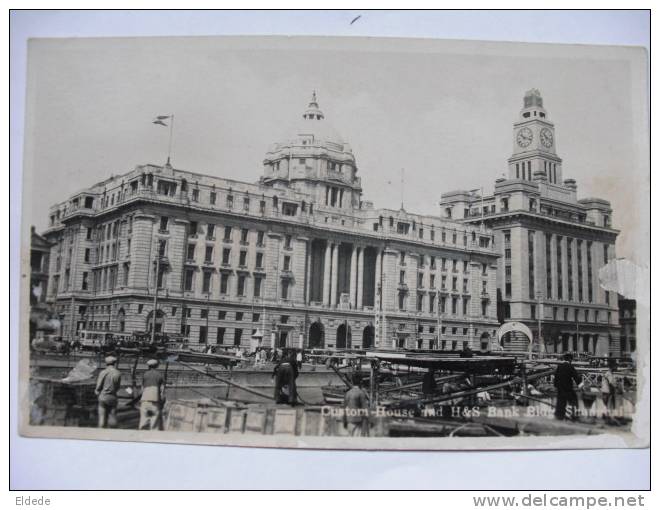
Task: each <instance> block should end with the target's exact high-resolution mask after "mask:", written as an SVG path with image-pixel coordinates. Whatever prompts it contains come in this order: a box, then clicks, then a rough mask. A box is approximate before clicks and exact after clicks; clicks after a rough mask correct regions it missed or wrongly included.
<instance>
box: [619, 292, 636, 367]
mask: <svg viewBox="0 0 660 510" xmlns="http://www.w3.org/2000/svg"><path fill="white" fill-rule="evenodd" d="M619 324H620V325H621V355H622V356H632V355H634V354H635V352H636V351H637V329H636V328H637V302H636V301H635V300H634V299H627V298H624V297H623V296H622V295H620V294H619Z"/></svg>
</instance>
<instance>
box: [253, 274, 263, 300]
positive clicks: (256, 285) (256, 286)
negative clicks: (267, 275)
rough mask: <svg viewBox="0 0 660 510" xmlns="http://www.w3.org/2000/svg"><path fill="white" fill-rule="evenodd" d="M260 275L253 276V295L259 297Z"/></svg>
mask: <svg viewBox="0 0 660 510" xmlns="http://www.w3.org/2000/svg"><path fill="white" fill-rule="evenodd" d="M261 280H262V278H261V276H255V277H254V297H261Z"/></svg>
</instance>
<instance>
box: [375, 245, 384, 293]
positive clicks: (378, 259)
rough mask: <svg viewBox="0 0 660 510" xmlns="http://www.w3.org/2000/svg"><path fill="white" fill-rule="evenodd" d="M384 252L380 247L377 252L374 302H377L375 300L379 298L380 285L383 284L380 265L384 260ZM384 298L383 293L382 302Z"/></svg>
mask: <svg viewBox="0 0 660 510" xmlns="http://www.w3.org/2000/svg"><path fill="white" fill-rule="evenodd" d="M382 253H383V252H382V250H380V248H379V249H378V253H377V254H376V266H375V267H376V269H375V271H376V275H375V277H374V282H375V289H374V303H375V301H376V300H377V298H378V287H379V286H380V285H381V281H380V277H381V270H380V266H381V264H382V261H383V256H382ZM382 299H383V296H382V294H381V299H380V300H381V303H382Z"/></svg>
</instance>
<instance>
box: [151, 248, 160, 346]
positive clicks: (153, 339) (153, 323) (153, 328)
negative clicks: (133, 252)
mask: <svg viewBox="0 0 660 510" xmlns="http://www.w3.org/2000/svg"><path fill="white" fill-rule="evenodd" d="M159 275H160V255H158V256H157V257H156V278H155V281H154V285H155V287H156V289H155V291H154V311H153V314H154V316H153V318H152V320H151V344H152V345H153V344H155V342H156V310H157V309H158V277H159Z"/></svg>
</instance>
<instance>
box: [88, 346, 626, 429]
mask: <svg viewBox="0 0 660 510" xmlns="http://www.w3.org/2000/svg"><path fill="white" fill-rule="evenodd" d="M286 354H287V355H285V356H282V357H281V359H280V361H279V362H278V363H277V364H276V365H275V368H274V370H273V375H272V378H273V379H274V400H275V402H276V403H278V404H288V405H291V406H295V405H297V404H298V403H299V400H301V399H300V397H299V395H298V391H297V385H296V379H297V378H298V375H299V368H300V365H301V361H302V360H301V359H300V357H301V356H298V355H297V353H295V352H293V351H292V352H290V353H286ZM572 361H573V357H572V355H571V354H570V353H567V354H565V355H564V356H563V359H562V362H561V363H560V364H558V365H557V368H556V370H555V374H554V386H555V389H556V391H557V399H556V403H555V417H556V418H557V419H558V420H564V419H566V415H567V408H568V407H569V406H572V407H573V411H572V413H571V415H572V417H575V415H576V413H575V409H577V393H576V389H575V387H576V386H577V389H581V388H582V387H583V386H584V382H583V381H582V377H581V376H580V375H579V374H578V372H577V370H576V369H575V367H574V366H573V364H572ZM105 364H106V367H105V369H103V370H102V371H101V372H100V373H99V375H98V378H97V381H96V388H95V393H96V396H97V397H98V427H100V428H105V427H115V426H116V425H117V407H118V396H117V394H118V392H119V389H120V386H121V378H122V376H121V372H120V371H119V370H118V369H117V366H116V364H117V358H116V357H114V356H112V355H111V356H107V357H106V358H105ZM158 365H159V362H158V360H156V359H150V360H149V361H147V370H146V371H145V372H144V373H143V375H142V385H141V392H140V394H139V395H133V402H137V400H138V398H139V401H140V421H139V425H138V428H139V429H140V430H142V429H148V430H162V428H163V406H164V403H165V378H164V376H163V374H162V373H161V372H160V371H159V370H158ZM615 369H616V366H615V365H614V362H610V363H609V364H608V368H607V371H606V372H605V373H604V374H603V375H602V376H601V388H600V389H601V394H602V397H603V402H604V404H605V407H606V409H607V410H610V409H613V408H614V407H615V405H616V402H615V398H616V397H615V395H616V390H617V384H616V379H615V376H614V370H615ZM351 382H352V385H351V387H350V388H349V389H348V391H347V392H346V394H345V396H344V427H345V428H346V429H347V430H348V433H349V434H350V435H352V436H366V435H369V419H368V408H369V397H368V395H367V392H366V391H365V390H364V389H363V387H362V386H363V381H362V375H361V374H360V372H355V373H354V374H353V376H352V380H351ZM444 389H445V388H444V387H443V392H444ZM132 390H133V391H134V390H135V389H134V388H133V389H132ZM437 391H438V388H437V383H436V380H435V372H434V370H432V369H431V370H428V371H427V372H426V373H425V375H424V377H423V379H422V392H423V393H424V394H425V395H427V396H429V395H432V394H434V393H436V392H437Z"/></svg>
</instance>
